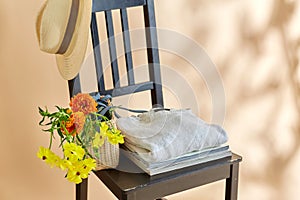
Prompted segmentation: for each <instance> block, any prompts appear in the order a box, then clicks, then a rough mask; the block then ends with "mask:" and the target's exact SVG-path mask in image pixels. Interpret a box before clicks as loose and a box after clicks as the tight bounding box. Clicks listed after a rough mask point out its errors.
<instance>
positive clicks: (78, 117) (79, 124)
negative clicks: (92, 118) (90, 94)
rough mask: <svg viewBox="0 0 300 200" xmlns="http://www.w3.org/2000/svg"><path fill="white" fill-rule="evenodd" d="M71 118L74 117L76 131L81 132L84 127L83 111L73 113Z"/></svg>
mask: <svg viewBox="0 0 300 200" xmlns="http://www.w3.org/2000/svg"><path fill="white" fill-rule="evenodd" d="M73 118H74V124H75V128H76V133H81V131H82V129H83V127H84V123H85V116H84V114H83V112H75V113H73Z"/></svg>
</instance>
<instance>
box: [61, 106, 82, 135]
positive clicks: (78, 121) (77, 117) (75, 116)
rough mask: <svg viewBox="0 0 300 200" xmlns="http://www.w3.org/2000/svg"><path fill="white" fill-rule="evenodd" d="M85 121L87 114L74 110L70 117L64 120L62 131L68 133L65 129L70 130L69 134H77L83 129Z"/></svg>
mask: <svg viewBox="0 0 300 200" xmlns="http://www.w3.org/2000/svg"><path fill="white" fill-rule="evenodd" d="M84 123H85V116H84V114H83V112H74V113H72V114H71V115H70V118H69V119H68V120H67V121H63V122H62V126H61V131H62V132H63V133H64V134H66V132H65V129H64V128H63V126H65V128H66V129H67V131H68V134H70V135H73V136H74V135H75V134H78V133H80V132H81V131H82V129H83V127H84Z"/></svg>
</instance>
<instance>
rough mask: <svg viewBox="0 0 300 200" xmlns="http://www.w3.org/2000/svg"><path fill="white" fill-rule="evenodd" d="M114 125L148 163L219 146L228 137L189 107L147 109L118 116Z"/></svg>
mask: <svg viewBox="0 0 300 200" xmlns="http://www.w3.org/2000/svg"><path fill="white" fill-rule="evenodd" d="M116 124H117V127H118V129H120V130H121V131H122V133H123V134H125V145H126V146H127V147H128V148H129V149H131V150H132V151H135V152H137V153H138V154H139V155H140V156H141V157H142V158H143V159H144V160H145V161H147V162H149V163H151V162H157V161H164V160H167V159H172V158H175V157H178V156H180V155H183V154H185V153H189V152H192V151H198V150H202V149H206V148H211V147H216V146H220V145H222V144H224V143H226V142H227V140H228V138H227V134H226V132H225V131H224V130H223V129H222V128H221V127H220V126H218V125H211V124H207V123H206V122H204V121H203V120H201V119H200V118H199V117H197V116H196V115H195V114H193V113H192V112H191V110H181V109H180V110H175V109H174V110H170V111H166V110H162V111H157V112H155V111H154V110H151V111H149V112H146V113H143V114H140V115H138V116H131V117H124V118H119V119H117V121H116Z"/></svg>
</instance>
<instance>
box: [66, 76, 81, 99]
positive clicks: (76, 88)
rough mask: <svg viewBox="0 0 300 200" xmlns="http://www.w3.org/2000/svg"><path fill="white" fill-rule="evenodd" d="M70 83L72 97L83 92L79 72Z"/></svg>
mask: <svg viewBox="0 0 300 200" xmlns="http://www.w3.org/2000/svg"><path fill="white" fill-rule="evenodd" d="M68 85H69V94H70V97H73V96H74V95H76V94H78V93H80V92H81V85H80V77H79V74H77V76H76V77H75V78H73V79H71V80H69V81H68Z"/></svg>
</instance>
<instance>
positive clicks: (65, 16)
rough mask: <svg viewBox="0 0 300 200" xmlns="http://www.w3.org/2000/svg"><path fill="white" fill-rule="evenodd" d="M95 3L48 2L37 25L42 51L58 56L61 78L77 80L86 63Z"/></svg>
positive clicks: (80, 0)
mask: <svg viewBox="0 0 300 200" xmlns="http://www.w3.org/2000/svg"><path fill="white" fill-rule="evenodd" d="M91 7H92V0H47V1H46V2H45V4H44V5H43V6H42V8H41V10H40V12H39V14H38V17H37V21H36V32H37V37H38V41H39V45H40V49H41V50H42V51H45V52H47V53H51V54H55V55H56V63H57V66H58V70H59V72H60V74H61V76H62V77H63V78H64V79H66V80H70V79H72V78H74V77H75V76H76V75H77V74H78V72H79V70H80V67H81V64H82V62H83V59H84V56H85V52H86V47H87V41H88V35H89V26H90V20H91V12H92V11H91Z"/></svg>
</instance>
